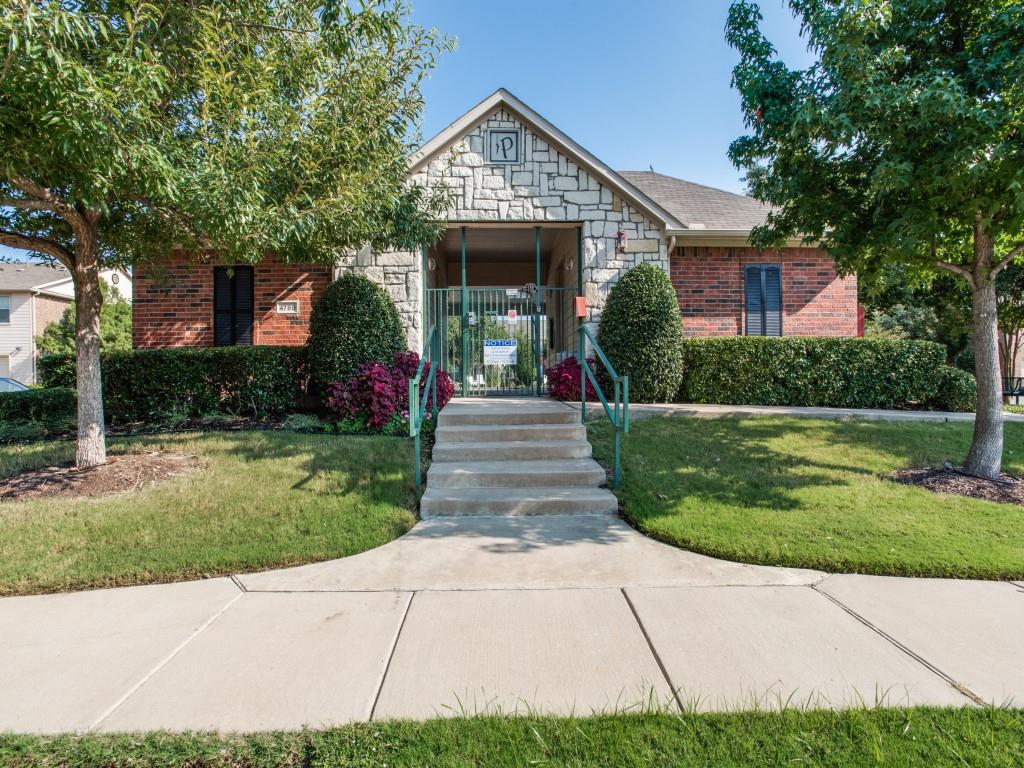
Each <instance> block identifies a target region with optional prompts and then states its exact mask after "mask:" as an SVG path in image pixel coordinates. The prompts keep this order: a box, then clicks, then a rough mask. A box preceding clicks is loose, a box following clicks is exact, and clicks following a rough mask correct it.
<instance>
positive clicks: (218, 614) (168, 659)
mask: <svg viewBox="0 0 1024 768" xmlns="http://www.w3.org/2000/svg"><path fill="white" fill-rule="evenodd" d="M243 594H244V593H243V592H239V593H238V594H237V595H235V596H234V597H233V598H231V599H230V600H228V602H227V603H225V604H224V605H223V606H222V607H221V609H220V610H219V611H217V612H216V613H215V614H213V616H211V617H210V618H209V619H207V620H206V621H205V622H203V623H202V624H201V625H200V626H199V627H197V628H196V629H195V630H194V631H193V632H192V634H190V635H189V636H188V637H186V638H185V639H184V640H183V641H181V643H179V644H178V646H177V647H176V648H175V649H174V650H173V651H171V652H170V653H169V654H167V655H166V656H165V657H164V658H163V659H162V660H161V661H160V662H159V663H157V665H156V666H155V667H153V669H151V670H150V671H149V672H147V673H146V674H145V675H143V676H142V679H141V680H139V682H137V683H136V684H135V685H133V686H132V687H131V688H129V689H128V690H127V691H126V692H125V694H124V695H123V696H121V697H120V698H119V699H118V700H117V701H115V702H114V703H113V704H112V705H111V706H110V707H108V708H107V710H106V711H105V712H103V714H101V715H100V716H99V717H97V718H96V720H94V721H93V723H92V725H90V726H89V727H88V728H86V732H87V733H88V732H91V731H95V730H96V729H97V728H99V727H100V724H101V723H102V722H103V721H104V720H106V719H107V718H108V717H110V716H111V715H112V714H114V712H115V711H117V709H118V708H119V707H120V706H121V705H122V704H124V703H125V702H126V701H128V699H130V698H131V697H132V696H133V695H134V694H135V692H136V691H137V690H139V689H140V688H141V687H142V686H144V685H145V684H146V683H148V682H149V681H150V680H151V679H152V678H153V676H154V675H155V674H156V673H157V672H159V671H160V670H161V669H163V668H164V667H166V666H167V665H168V664H169V663H170V662H171V659H173V658H174V657H175V656H177V655H178V654H179V653H181V652H182V651H183V650H185V647H186V646H187V645H188V644H189V643H191V642H192V641H193V640H195V639H196V638H197V637H199V635H201V634H202V633H203V632H205V631H206V629H207V628H208V627H209V626H210V625H211V624H213V623H214V622H215V621H217V619H219V618H220V617H221V616H223V615H224V614H225V613H227V611H228V609H229V608H230V607H231V606H233V605H234V604H235V603H236V602H238V601H239V600H240V599H241V598H242V595H243Z"/></svg>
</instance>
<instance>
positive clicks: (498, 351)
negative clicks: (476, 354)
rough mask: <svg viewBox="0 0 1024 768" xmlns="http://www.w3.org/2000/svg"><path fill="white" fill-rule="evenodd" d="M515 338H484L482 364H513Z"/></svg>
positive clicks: (514, 359) (514, 361) (514, 358)
mask: <svg viewBox="0 0 1024 768" xmlns="http://www.w3.org/2000/svg"><path fill="white" fill-rule="evenodd" d="M516 351H517V345H516V340H515V339H484V365H515V364H516Z"/></svg>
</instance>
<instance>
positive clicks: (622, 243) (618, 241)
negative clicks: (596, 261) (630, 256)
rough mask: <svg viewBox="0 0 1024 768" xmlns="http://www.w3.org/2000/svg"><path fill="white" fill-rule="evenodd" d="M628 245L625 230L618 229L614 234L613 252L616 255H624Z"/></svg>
mask: <svg viewBox="0 0 1024 768" xmlns="http://www.w3.org/2000/svg"><path fill="white" fill-rule="evenodd" d="M628 244H629V238H628V237H627V236H626V230H624V229H620V230H619V231H618V232H616V233H615V250H616V251H617V252H618V253H625V252H626V246H627V245H628Z"/></svg>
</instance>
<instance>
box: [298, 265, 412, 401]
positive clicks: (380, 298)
mask: <svg viewBox="0 0 1024 768" xmlns="http://www.w3.org/2000/svg"><path fill="white" fill-rule="evenodd" d="M308 347H309V362H310V369H311V371H312V378H313V383H314V384H315V385H316V387H317V389H318V391H319V392H321V393H323V392H326V391H327V385H328V384H330V383H331V382H333V381H340V382H346V381H348V380H349V379H351V378H352V377H353V376H355V375H356V373H357V372H358V370H359V368H360V366H362V365H365V364H366V363H372V362H380V361H382V360H391V359H392V358H393V357H394V356H395V355H396V354H398V353H399V352H404V351H405V330H404V329H403V328H402V321H401V318H400V317H399V316H398V309H397V307H395V302H394V301H392V300H391V297H390V296H388V294H387V293H386V292H385V291H384V289H383V288H381V286H379V285H378V284H377V283H375V282H373V281H372V280H370V279H369V278H367V277H364V276H363V275H358V274H355V273H352V272H348V273H346V274H344V275H342V276H341V277H339V278H338V279H337V280H335V281H334V282H333V283H331V284H330V285H329V286H327V290H326V291H324V295H323V296H321V297H320V300H319V301H318V302H317V303H316V304H315V305H314V307H313V312H312V313H311V314H310V318H309V342H308Z"/></svg>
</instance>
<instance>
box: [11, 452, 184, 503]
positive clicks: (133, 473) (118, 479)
mask: <svg viewBox="0 0 1024 768" xmlns="http://www.w3.org/2000/svg"><path fill="white" fill-rule="evenodd" d="M200 465H201V463H200V461H199V459H198V458H197V457H196V456H187V455H185V454H182V453H169V452H164V451H154V452H153V453H133V454H128V455H125V456H109V457H107V463H106V464H103V465H101V466H98V467H91V468H89V469H77V468H76V467H73V466H69V465H62V466H58V467H41V468H39V469H32V470H28V471H26V472H22V473H21V474H20V475H15V476H14V477H9V478H7V479H6V480H0V501H25V500H27V499H45V498H53V497H56V496H76V497H80V496H105V495H106V494H109V493H119V492H122V491H137V490H139V489H141V488H145V487H146V486H148V485H152V484H154V483H158V482H160V481H162V480H167V479H169V478H172V477H180V476H181V475H187V474H189V473H190V472H195V471H196V470H198V469H199V467H200Z"/></svg>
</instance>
